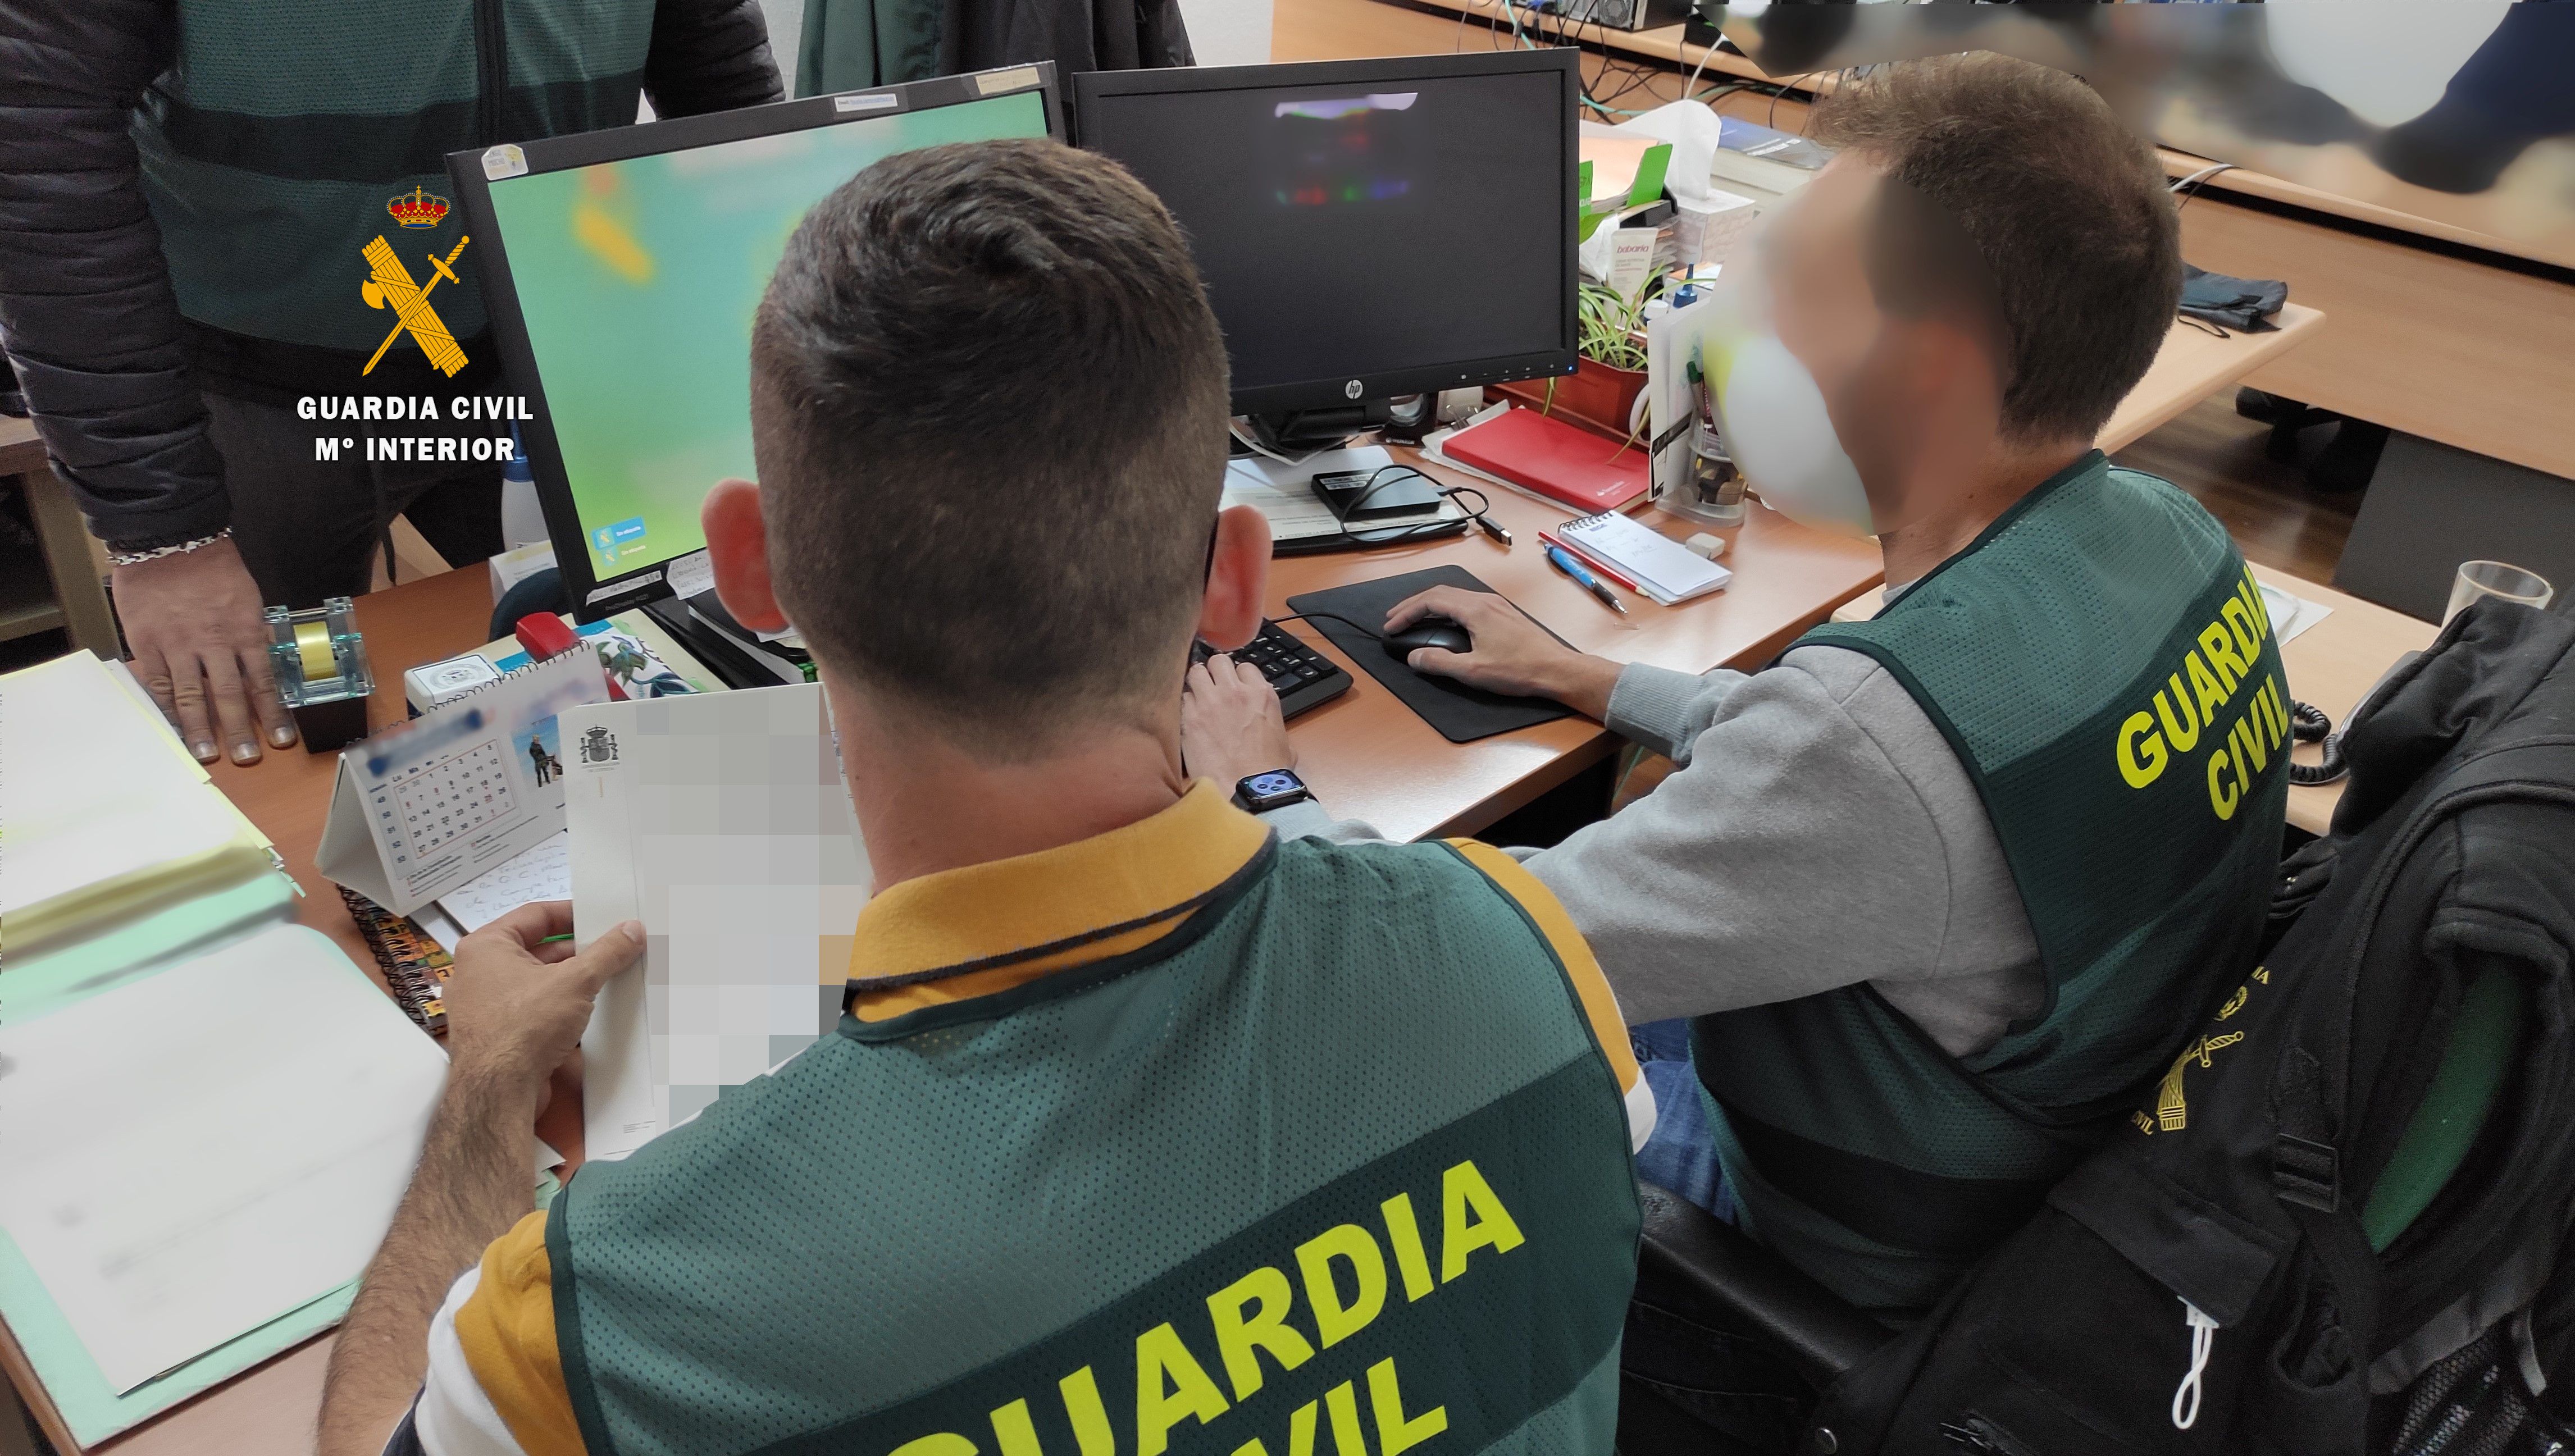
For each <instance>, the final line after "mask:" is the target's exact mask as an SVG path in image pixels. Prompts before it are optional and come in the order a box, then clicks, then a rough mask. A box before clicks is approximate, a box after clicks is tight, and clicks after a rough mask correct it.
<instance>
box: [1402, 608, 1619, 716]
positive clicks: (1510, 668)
mask: <svg viewBox="0 0 2575 1456" xmlns="http://www.w3.org/2000/svg"><path fill="white" fill-rule="evenodd" d="M1425 617H1444V618H1447V619H1448V620H1449V621H1451V622H1454V623H1456V624H1457V625H1458V626H1460V627H1462V628H1464V629H1466V632H1467V634H1468V635H1469V636H1470V637H1472V638H1473V639H1474V648H1473V650H1472V651H1470V652H1464V653H1450V652H1442V651H1440V650H1439V649H1437V648H1422V649H1420V650H1418V651H1416V652H1414V653H1413V654H1412V655H1411V656H1410V657H1407V658H1405V659H1404V662H1405V663H1406V664H1407V665H1409V666H1410V667H1411V668H1412V670H1413V671H1414V672H1416V673H1437V674H1439V675H1441V676H1442V677H1448V678H1454V679H1456V680H1457V681H1458V682H1460V683H1463V684H1465V685H1466V686H1468V687H1470V688H1481V689H1483V690H1485V691H1486V692H1489V693H1508V694H1513V695H1516V696H1518V697H1522V698H1552V699H1554V700H1555V701H1556V702H1558V703H1561V704H1563V705H1564V706H1565V707H1567V708H1570V709H1572V710H1573V711H1574V712H1576V713H1579V714H1581V715H1583V716H1584V717H1586V718H1592V719H1600V718H1605V717H1606V716H1607V715H1608V712H1609V691H1610V690H1611V689H1612V688H1615V687H1616V686H1617V685H1618V665H1617V664H1616V663H1613V662H1610V661H1608V660H1607V659H1605V658H1595V657H1591V656H1589V655H1587V654H1584V653H1577V652H1575V651H1574V650H1573V649H1571V648H1568V647H1566V646H1565V645H1564V644H1562V643H1559V642H1557V641H1556V640H1555V639H1554V638H1551V637H1549V636H1547V634H1546V629H1544V628H1542V627H1540V626H1538V625H1537V624H1536V623H1534V622H1531V621H1529V620H1528V619H1527V618H1526V617H1524V616H1522V615H1520V610H1519V609H1518V608H1516V607H1513V606H1512V605H1511V604H1509V603H1508V602H1505V601H1503V600H1502V599H1501V598H1499V597H1496V596H1494V595H1493V594H1492V593H1490V592H1469V591H1467V590H1465V589H1464V588H1462V587H1433V588H1431V589H1430V590H1429V591H1427V592H1424V593H1422V594H1420V595H1419V596H1417V597H1407V598H1405V599H1404V600H1402V601H1401V602H1398V603H1396V604H1395V605H1394V610H1393V611H1391V612H1388V613H1387V614H1386V615H1385V630H1386V631H1387V632H1389V633H1396V632H1401V631H1403V630H1404V629H1405V628H1407V627H1410V626H1412V625H1413V624H1414V623H1416V622H1419V621H1420V620H1421V619H1423V618H1425Z"/></svg>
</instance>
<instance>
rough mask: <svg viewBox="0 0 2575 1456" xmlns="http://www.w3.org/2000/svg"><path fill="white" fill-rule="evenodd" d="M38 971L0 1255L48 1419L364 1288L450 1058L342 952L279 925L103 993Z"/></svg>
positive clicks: (0, 1146)
mask: <svg viewBox="0 0 2575 1456" xmlns="http://www.w3.org/2000/svg"><path fill="white" fill-rule="evenodd" d="M29 977H32V978H34V980H35V985H34V986H32V987H30V989H32V990H33V991H34V992H35V993H34V994H23V993H21V994H13V995H12V998H11V1004H10V1012H11V1014H10V1017H9V1019H8V1021H7V1023H6V1024H5V1025H0V1069H5V1070H4V1071H0V1088H5V1094H0V1168H6V1169H7V1170H8V1172H7V1176H5V1177H0V1232H5V1233H6V1235H7V1238H6V1239H5V1240H0V1245H6V1246H7V1249H8V1251H10V1252H13V1253H14V1255H15V1256H16V1257H17V1258H22V1259H23V1260H24V1261H25V1262H24V1265H23V1267H24V1268H26V1269H28V1270H30V1271H32V1273H33V1275H34V1278H35V1280H36V1281H37V1282H38V1283H39V1284H40V1285H41V1290H42V1294H43V1295H45V1296H49V1300H37V1301H35V1302H34V1303H33V1304H32V1305H31V1304H30V1303H29V1297H30V1291H28V1290H26V1289H25V1288H24V1286H22V1285H19V1284H17V1283H15V1282H14V1281H9V1282H0V1293H5V1294H6V1296H7V1298H8V1301H9V1302H8V1313H9V1319H10V1323H11V1326H12V1327H13V1329H15V1330H17V1331H19V1332H21V1336H22V1342H23V1343H24V1344H25V1345H26V1347H27V1351H28V1354H29V1357H30V1358H31V1359H32V1360H33V1361H34V1362H35V1363H36V1366H37V1370H38V1373H39V1375H40V1376H42V1378H43V1379H44V1382H45V1385H46V1387H47V1389H48V1390H49V1391H51V1392H53V1393H54V1394H55V1396H56V1401H57V1404H58V1405H62V1406H64V1407H65V1408H66V1409H67V1410H72V1409H74V1408H75V1407H81V1408H87V1409H90V1410H95V1411H100V1412H101V1413H102V1414H103V1413H104V1411H105V1410H108V1409H113V1407H110V1406H109V1405H108V1403H107V1402H106V1401H105V1400H102V1399H100V1398H99V1397H100V1396H111V1397H112V1396H122V1395H124V1394H125V1393H127V1392H131V1391H133V1390H134V1389H136V1388H137V1387H138V1386H142V1385H145V1384H147V1383H150V1382H152V1381H154V1380H155V1379H157V1378H158V1377H160V1376H162V1375H164V1374H165V1373H166V1372H169V1371H171V1370H172V1369H174V1368H175V1367H178V1366H181V1365H184V1364H187V1363H188V1362H190V1361H193V1360H195V1359H196V1358H197V1357H198V1356H200V1355H202V1354H205V1353H206V1352H207V1351H210V1350H214V1349H216V1348H217V1347H219V1346H224V1345H226V1344H228V1343H231V1342H233V1341H236V1340H237V1339H240V1338H241V1337H243V1336H245V1335H247V1334H248V1333H249V1332H251V1331H254V1330H259V1329H261V1328H262V1327H264V1326H268V1325H271V1324H274V1323H276V1322H278V1321H280V1320H282V1319H284V1318H286V1317H287V1316H289V1315H292V1314H296V1313H297V1312H298V1311H301V1310H303V1309H304V1308H305V1307H306V1306H308V1305H311V1304H313V1303H314V1301H316V1300H319V1299H322V1298H324V1297H326V1296H330V1295H333V1294H334V1293H335V1292H339V1291H344V1290H345V1289H346V1287H347V1286H348V1285H349V1283H350V1282H351V1281H352V1280H354V1279H356V1278H357V1276H358V1274H359V1272H360V1271H361V1270H362V1269H364V1268H365V1266H366V1262H367V1260H368V1259H369V1258H370V1257H371V1256H373V1254H374V1253H375V1249H376V1245H377V1244H378V1243H379V1242H381V1241H382V1240H383V1238H384V1234H385V1229H386V1227H387V1226H388V1225H389V1224H390V1223H391V1222H392V1220H393V1212H394V1206H395V1204H396V1203H397V1202H399V1201H400V1200H401V1198H402V1194H403V1189H404V1188H405V1187H406V1186H407V1185H408V1184H409V1182H410V1180H411V1172H412V1164H413V1163H414V1162H415V1161H416V1160H417V1159H418V1157H419V1155H420V1145H421V1139H422V1137H423V1135H424V1134H425V1132H426V1131H427V1129H428V1126H429V1117H430V1111H431V1109H432V1107H433V1106H434V1105H435V1104H436V1102H437V1100H438V1096H439V1091H440V1088H441V1087H442V1086H443V1084H444V1083H445V1081H446V1076H447V1058H446V1054H445V1053H443V1052H441V1051H440V1050H439V1049H438V1045H437V1043H436V1042H434V1041H432V1040H430V1039H429V1038H428V1037H426V1036H423V1035H421V1034H420V1032H419V1031H418V1030H417V1029H415V1028H414V1027H413V1026H412V1024H411V1022H410V1021H408V1020H406V1019H405V1018H404V1016H403V1014H402V1012H401V1011H400V1010H398V1009H396V1008H395V1007H394V1005H393V1003H392V1002H391V1001H388V1000H386V999H385V996H384V994H383V992H381V991H379V990H377V989H376V988H375V987H374V986H373V985H371V984H370V983H369V982H368V980H367V978H366V976H365V975H364V974H363V973H362V972H360V971H359V970H358V968H357V967H356V966H354V965H352V964H351V963H350V962H349V958H348V957H347V956H346V955H344V954H342V953H341V952H340V950H339V948H338V947H337V946H335V945H333V944H332V943H331V942H330V941H329V940H328V939H327V938H325V937H324V936H323V935H321V934H320V933H319V932H317V931H315V930H312V929H310V928H307V927H305V926H301V925H275V926H271V927H269V928H267V929H265V930H262V931H259V932H258V933H256V934H253V935H251V936H249V937H248V938H244V939H237V940H235V941H234V942H232V943H231V944H230V945H228V946H226V947H223V948H219V949H216V950H214V951H211V952H209V953H205V954H202V955H199V956H198V957H196V958H195V959H192V960H187V961H183V962H181V963H179V964H176V965H173V966H171V967H170V968H168V969H161V970H141V971H135V972H129V973H126V974H125V975H123V976H122V977H121V978H115V979H114V980H113V983H112V984H110V985H109V986H108V987H107V988H104V989H98V988H96V987H95V984H94V982H93V983H91V984H82V985H56V984H53V978H51V977H48V976H46V975H45V974H44V973H43V972H41V971H38V970H34V969H30V970H28V971H24V972H19V971H13V972H12V979H13V983H16V984H24V983H25V981H26V979H27V978H29ZM48 991H50V992H51V993H50V994H48V993H47V992H48ZM8 1262H14V1261H0V1263H8ZM48 1303H49V1304H50V1306H51V1307H50V1308H48V1307H45V1306H46V1305H47V1304H48ZM63 1325H68V1328H69V1331H70V1333H71V1334H72V1336H73V1337H74V1338H73V1339H72V1340H68V1341H59V1340H46V1339H43V1338H40V1337H39V1336H40V1335H41V1334H42V1333H43V1332H45V1331H48V1330H51V1329H58V1328H60V1327H62V1326H63ZM251 1358H256V1355H253V1356H252V1357H251ZM244 1363H247V1361H245V1362H244ZM233 1368H236V1369H238V1368H240V1367H239V1365H235V1366H234V1367H233ZM84 1396H86V1397H88V1398H87V1399H82V1398H81V1397H84ZM125 1418H126V1419H127V1420H130V1419H131V1416H126V1417H125ZM107 1423H108V1424H110V1425H111V1426H112V1425H113V1424H114V1418H113V1417H110V1418H109V1419H108V1422H107ZM84 1424H86V1422H84ZM89 1438H90V1437H85V1438H84V1439H89Z"/></svg>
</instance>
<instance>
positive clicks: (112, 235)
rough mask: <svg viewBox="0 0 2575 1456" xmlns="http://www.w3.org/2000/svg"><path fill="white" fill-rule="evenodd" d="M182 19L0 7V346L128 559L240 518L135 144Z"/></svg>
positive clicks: (120, 10) (146, 10)
mask: <svg viewBox="0 0 2575 1456" xmlns="http://www.w3.org/2000/svg"><path fill="white" fill-rule="evenodd" d="M174 23H175V22H174V15H173V11H172V8H171V5H170V0H83V3H81V4H77V5H65V4H61V3H59V0H0V343H5V345H6V347H7V349H8V351H9V355H10V357H11V359H12V360H13V361H15V363H16V365H17V370H18V376H19V379H20V381H21V382H22V383H23V385H24V386H25V390H26V397H27V405H28V408H29V409H30V410H31V411H33V413H34V415H35V419H36V428H37V430H38V432H39V433H41V434H42V435H43V436H44V439H45V448H46V449H47V450H48V451H49V452H51V453H52V455H53V457H54V460H55V462H56V463H57V464H58V465H59V466H60V467H61V468H62V473H63V475H64V477H65V478H66V479H68V480H69V481H70V482H71V486H72V490H73V492H74V493H75V494H76V495H77V496H78V497H79V498H80V503H81V507H82V509H83V510H85V511H87V512H88V513H89V518H90V526H91V529H92V530H94V531H96V532H97V533H98V534H99V536H100V537H101V538H102V539H104V540H105V541H107V542H108V543H109V544H110V545H113V546H122V547H129V548H131V547H144V546H155V545H162V544H166V543H170V542H177V541H186V540H190V539H192V538H195V537H200V536H206V535H209V534H211V533H213V532H216V531H220V530H222V529H223V527H224V525H225V523H226V522H227V521H228V520H229V519H230V517H231V514H232V507H231V503H230V501H229V500H228V499H227V498H226V497H225V495H224V477H223V464H222V462H221V460H220V459H219V458H218V457H217V456H216V454H215V448H214V446H213V444H212V443H211V442H210V441H208V440H207V438H206V410H205V403H204V401H202V400H201V399H199V398H198V395H197V390H196V387H195V386H194V385H193V384H191V383H190V382H189V379H188V373H187V361H186V356H185V353H184V351H183V350H182V348H181V346H180V336H179V304H178V300H177V298H176V297H175V296H174V295H173V294H172V292H171V289H170V272H169V267H168V265H167V264H166V263H165V262H164V261H163V260H162V256H161V233H160V230H159V229H158V228H156V227H154V226H153V222H152V214H151V213H150V212H149V211H148V210H147V209H146V208H145V207H144V203H143V183H142V177H141V174H140V172H139V170H138V167H137V163H136V161H135V154H134V142H133V140H132V138H130V137H129V136H128V135H127V133H126V117H127V115H128V114H129V113H130V112H131V111H132V110H133V108H134V104H135V102H136V100H137V98H139V97H140V96H141V95H142V94H143V88H144V87H145V86H147V85H148V84H150V82H151V80H152V78H153V77H154V76H155V75H157V74H159V72H160V70H161V67H162V64H163V57H164V56H165V55H166V53H167V50H166V48H167V46H168V43H169V41H170V39H171V34H172V32H171V27H172V25H173V24H174Z"/></svg>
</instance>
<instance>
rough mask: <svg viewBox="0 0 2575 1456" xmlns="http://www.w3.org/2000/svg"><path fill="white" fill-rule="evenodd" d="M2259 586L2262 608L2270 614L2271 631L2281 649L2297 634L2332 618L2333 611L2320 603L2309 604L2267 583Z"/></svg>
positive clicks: (2293, 594) (2305, 600) (2291, 593)
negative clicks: (2278, 641) (2277, 639)
mask: <svg viewBox="0 0 2575 1456" xmlns="http://www.w3.org/2000/svg"><path fill="white" fill-rule="evenodd" d="M2260 586H2261V588H2262V606H2263V607H2264V608H2265V609H2266V610H2268V611H2269V612H2270V614H2271V631H2272V633H2273V634H2274V635H2276V636H2277V637H2278V638H2279V640H2280V646H2282V647H2287V646H2288V645H2289V644H2290V643H2291V642H2292V641H2294V640H2295V639H2296V638H2297V636H2298V634H2300V633H2302V632H2305V631H2306V630H2307V629H2308V628H2311V627H2313V626H2315V625H2316V624H2317V623H2319V622H2322V621H2324V620H2325V619H2326V618H2328V617H2331V616H2333V609H2332V608H2330V607H2327V606H2326V605H2324V604H2323V603H2321V602H2310V601H2308V600H2307V599H2306V598H2304V597H2301V596H2298V595H2297V594H2296V593H2294V592H2284V591H2282V590H2280V589H2279V588H2277V587H2274V586H2272V585H2271V584H2269V583H2268V582H2264V583H2261V584H2260Z"/></svg>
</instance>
